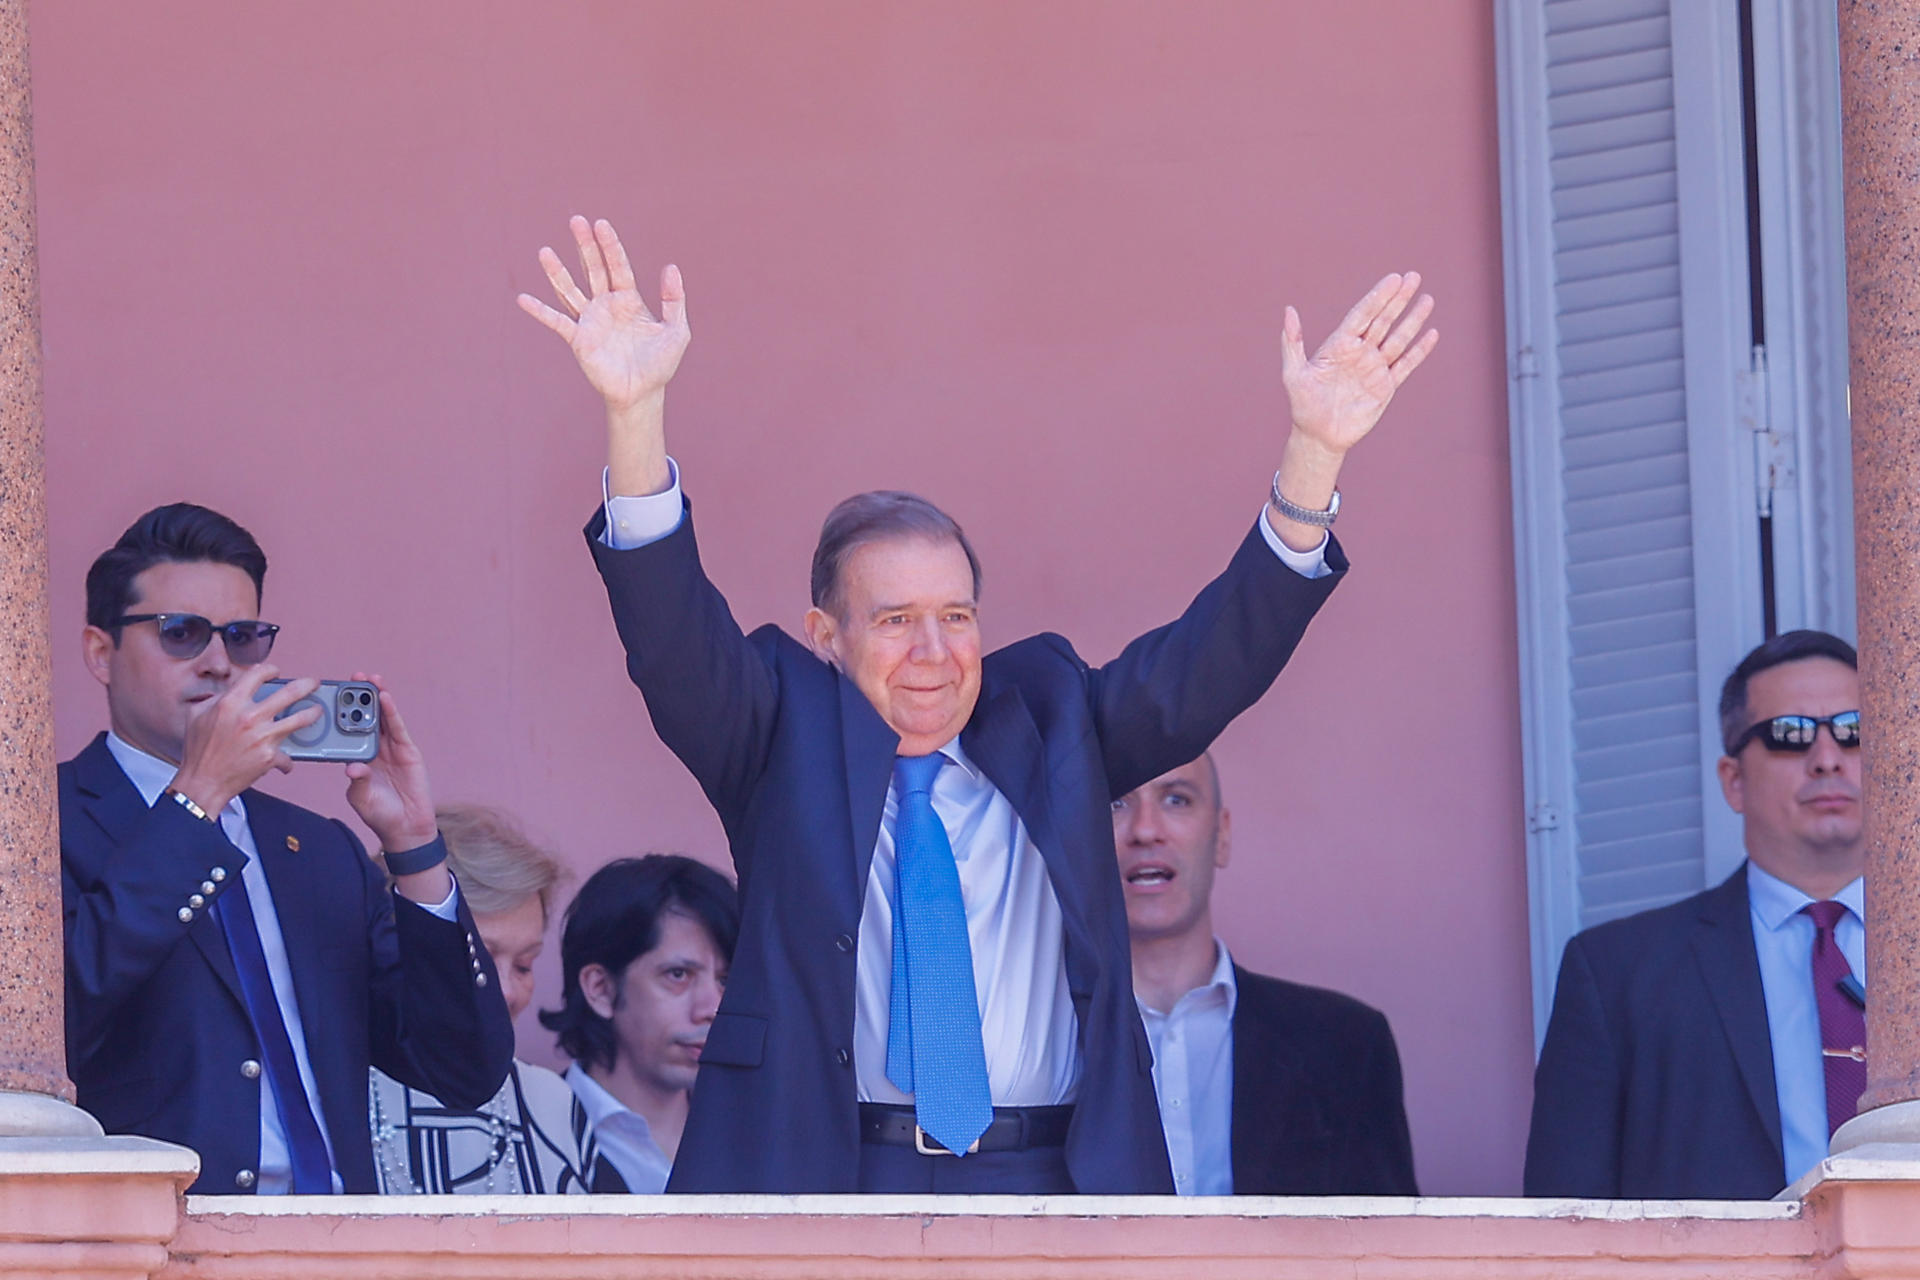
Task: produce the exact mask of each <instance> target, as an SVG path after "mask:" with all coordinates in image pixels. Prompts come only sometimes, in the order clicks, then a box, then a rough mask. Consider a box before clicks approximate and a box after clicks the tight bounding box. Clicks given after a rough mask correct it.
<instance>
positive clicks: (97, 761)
mask: <svg viewBox="0 0 1920 1280" xmlns="http://www.w3.org/2000/svg"><path fill="white" fill-rule="evenodd" d="M73 770H74V781H75V782H76V783H77V784H78V785H79V788H80V792H81V794H82V795H83V796H85V797H86V799H85V802H84V804H83V806H82V807H83V808H84V809H85V811H86V815H87V817H88V819H89V820H91V821H92V822H93V823H94V824H95V825H96V826H97V827H99V828H100V830H101V832H102V833H103V834H105V836H106V837H107V840H108V843H109V846H110V847H115V848H117V847H119V846H120V845H122V844H125V843H126V842H127V841H128V840H130V839H132V838H133V834H134V831H135V830H136V829H137V828H138V827H139V825H140V823H141V821H142V820H143V819H144V818H145V817H146V816H147V814H148V813H149V809H148V807H147V802H146V801H145V800H143V799H141V797H140V792H139V791H138V790H137V789H136V788H135V787H134V785H133V782H132V780H131V779H129V778H128V777H127V775H126V771H125V770H123V769H122V768H121V767H120V762H119V761H118V760H115V759H114V758H113V752H111V751H109V750H107V735H106V734H104V733H103V734H101V735H99V736H98V737H96V738H95V739H94V740H93V741H92V742H91V743H89V744H88V745H87V749H86V750H84V751H82V752H81V753H80V754H79V755H78V756H76V757H74V761H73ZM187 937H189V938H191V939H192V940H193V945H194V946H195V947H197V948H199V951H200V955H201V958H202V959H204V960H205V961H206V962H207V967H208V968H210V969H212V970H213V972H214V975H215V976H216V977H218V978H219V979H220V981H221V983H222V984H224V985H225V986H226V988H227V991H228V992H229V994H231V995H232V996H233V998H234V999H235V1000H236V1001H239V1002H240V1004H241V1005H242V1007H245V1004H246V1002H245V1001H244V1000H242V999H241V996H240V977H239V975H238V974H236V973H235V972H234V970H233V956H232V954H231V953H230V952H229V951H228V950H227V939H226V935H225V934H223V933H221V932H220V922H219V921H217V920H215V919H214V918H213V915H212V914H211V913H210V912H206V911H202V912H201V913H200V915H199V917H198V918H197V919H196V920H194V922H193V924H192V925H191V926H190V927H189V928H188V929H187Z"/></svg>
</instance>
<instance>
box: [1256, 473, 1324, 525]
mask: <svg viewBox="0 0 1920 1280" xmlns="http://www.w3.org/2000/svg"><path fill="white" fill-rule="evenodd" d="M1268 501H1269V502H1271V503H1272V504H1273V509H1274V510H1275V511H1278V512H1279V513H1280V514H1281V515H1283V516H1285V517H1286V518H1287V519H1289V520H1294V521H1298V522H1299V523H1301V524H1310V525H1312V526H1313V527H1314V528H1316V529H1331V528H1332V527H1333V521H1334V517H1336V516H1338V515H1339V514H1340V491H1339V490H1338V489H1335V490H1334V491H1333V501H1331V502H1329V503H1328V504H1327V509H1326V510H1325V511H1315V510H1314V509H1313V508H1311V507H1303V506H1301V505H1300V504H1299V503H1297V502H1288V501H1287V499H1286V495H1285V494H1283V493H1281V492H1280V473H1279V472H1278V471H1276V472H1274V473H1273V494H1272V496H1271V497H1269V498H1268Z"/></svg>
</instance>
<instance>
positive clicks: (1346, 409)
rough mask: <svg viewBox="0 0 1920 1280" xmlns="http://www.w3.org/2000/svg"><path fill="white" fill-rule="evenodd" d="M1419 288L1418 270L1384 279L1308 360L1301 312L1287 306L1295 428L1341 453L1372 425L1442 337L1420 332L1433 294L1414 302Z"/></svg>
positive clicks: (1285, 373) (1284, 365)
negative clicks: (1401, 385)
mask: <svg viewBox="0 0 1920 1280" xmlns="http://www.w3.org/2000/svg"><path fill="white" fill-rule="evenodd" d="M1419 288H1420V275H1419V273H1418V272H1413V271H1409V272H1408V273H1407V274H1405V275H1390V276H1386V277H1384V278H1383V279H1382V280H1381V281H1380V282H1379V283H1378V284H1376V285H1374V286H1373V288H1372V289H1370V290H1369V291H1368V292H1367V296H1366V297H1364V298H1362V299H1361V300H1360V301H1359V302H1357V303H1355V304H1354V307H1353V309H1352V310H1351V311H1349V312H1347V315H1346V318H1345V319H1344V320H1342V321H1341V322H1340V327H1339V328H1337V329H1335V330H1334V331H1333V332H1332V333H1331V334H1329V335H1328V336H1327V340H1326V341H1325V342H1322V343H1321V344H1320V347H1319V349H1318V350H1317V351H1315V352H1314V353H1313V355H1312V357H1311V358H1309V357H1308V355H1307V352H1306V343H1305V342H1304V340H1303V338H1302V336H1301V329H1300V316H1299V313H1298V312H1296V311H1295V310H1294V309H1293V308H1292V307H1288V308H1287V320H1286V328H1285V331H1284V333H1283V334H1282V338H1281V346H1280V372H1281V378H1282V380H1283V381H1284V382H1285V383H1286V387H1287V402H1288V404H1289V405H1290V406H1291V408H1292V412H1293V425H1294V428H1295V429H1296V430H1298V431H1301V432H1303V433H1305V434H1306V435H1308V436H1309V437H1311V438H1313V439H1314V440H1315V441H1316V442H1318V443H1319V444H1321V445H1324V446H1325V447H1326V448H1328V449H1329V450H1331V451H1333V452H1336V453H1345V452H1346V451H1347V450H1348V449H1351V448H1352V447H1353V446H1354V445H1355V444H1357V443H1359V442H1360V440H1361V439H1362V438H1363V437H1365V436H1366V434H1367V432H1369V431H1371V430H1372V429H1373V425H1374V423H1376V422H1378V421H1379V420H1380V415H1381V414H1382V413H1384V412H1385V411H1386V408H1387V405H1388V403H1389V402H1390V401H1391V400H1392V399H1393V393H1394V392H1395V391H1397V390H1399V388H1400V384H1401V383H1403V382H1405V381H1406V380H1407V378H1408V376H1409V375H1410V374H1412V372H1413V371H1414V370H1415V369H1417V368H1419V366H1420V362H1421V361H1422V360H1425V359H1426V358H1427V353H1428V352H1430V351H1432V350H1433V346H1434V343H1436V342H1438V341H1439V339H1440V334H1439V332H1438V331H1437V330H1433V329H1428V330H1427V331H1426V332H1425V333H1422V332H1421V329H1422V328H1423V327H1424V326H1425V325H1426V322H1427V317H1428V315H1430V314H1431V313H1432V311H1433V299H1432V298H1431V297H1430V296H1427V295H1425V294H1421V295H1420V297H1419V300H1418V301H1417V302H1416V301H1414V295H1415V293H1416V292H1417V291H1418V289H1419ZM1410 303H1411V304H1412V309H1411V310H1409V309H1408V305H1409V304H1410ZM1396 321H1397V322H1398V323H1395V322H1396ZM1416 339H1417V340H1416Z"/></svg>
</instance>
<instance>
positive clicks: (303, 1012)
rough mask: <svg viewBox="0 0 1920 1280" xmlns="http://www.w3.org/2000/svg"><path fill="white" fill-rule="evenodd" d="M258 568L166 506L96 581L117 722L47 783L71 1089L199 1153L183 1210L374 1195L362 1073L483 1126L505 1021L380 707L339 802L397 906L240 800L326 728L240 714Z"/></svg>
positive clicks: (271, 806)
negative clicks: (477, 1110)
mask: <svg viewBox="0 0 1920 1280" xmlns="http://www.w3.org/2000/svg"><path fill="white" fill-rule="evenodd" d="M266 567H267V563H266V556H265V555H264V554H263V553H262V552H261V550H260V547H259V544H258V543H256V542H255V541H254V539H253V537H252V535H250V534H248V533H247V531H246V530H244V529H242V528H241V527H240V526H239V525H237V524H235V523H234V522H233V521H231V520H229V519H227V518H226V517H225V516H222V515H219V514H218V513H216V512H213V511H209V510H207V509H206V508H204V507H196V506H192V505H190V504H187V503H177V504H174V505H172V506H166V507H159V508H156V509H155V510H153V511H151V512H148V513H147V514H146V515H145V516H143V517H141V518H140V519H139V520H138V521H136V522H135V523H134V524H133V526H132V527H131V528H129V529H128V530H127V531H126V533H125V534H123V535H122V536H121V538H120V540H119V541H118V542H117V543H116V544H115V545H114V546H113V547H112V548H111V549H110V550H108V551H107V552H105V553H104V554H102V555H101V556H100V558H99V559H98V560H96V561H95V562H94V564H93V567H92V569H91V570H90V571H89V572H88V574H87V626H86V629H85V632H84V633H83V639H82V647H83V651H84V656H85V659H86V663H87V669H88V671H89V672H91V673H92V675H93V676H94V678H95V679H97V680H99V681H100V683H101V684H102V685H104V686H105V687H106V691H107V712H108V721H109V724H110V726H111V728H110V730H109V732H107V733H103V734H101V735H100V736H99V737H97V738H95V739H94V740H93V742H92V744H90V745H89V746H88V747H87V748H86V749H85V750H84V751H82V752H81V753H80V754H79V755H78V756H76V757H75V758H74V759H72V760H70V761H67V762H66V763H64V764H62V765H61V766H60V770H59V786H60V863H61V873H62V890H63V896H64V899H65V932H66V983H67V1064H68V1070H69V1071H70V1073H71V1074H72V1076H73V1081H74V1085H75V1087H76V1088H77V1090H78V1092H79V1103H80V1105H81V1106H82V1107H84V1108H85V1109H87V1110H88V1111H91V1112H92V1113H93V1114H94V1116H95V1117H96V1118H97V1119H99V1121H100V1122H101V1124H102V1125H103V1126H104V1127H105V1128H106V1130H107V1132H109V1133H137V1134H144V1135H146V1136H148V1137H152V1138H160V1139H164V1140H166V1141H169V1142H177V1143H180V1144H182V1145H184V1146H188V1147H191V1148H193V1149H194V1150H195V1151H197V1152H198V1153H199V1155H200V1177H199V1179H198V1180H197V1181H196V1182H195V1183H194V1185H193V1187H192V1188H191V1189H192V1190H194V1191H197V1192H230V1191H242V1192H287V1191H292V1192H297V1193H303V1194H309V1193H310V1194H326V1193H329V1192H336V1191H348V1192H371V1191H373V1190H374V1189H375V1181H374V1170H373V1153H372V1146H371V1143H370V1140H369V1135H368V1128H367V1068H368V1066H369V1064H371V1065H374V1066H378V1067H379V1068H380V1069H381V1070H383V1071H385V1072H387V1074H389V1075H391V1076H393V1077H394V1078H395V1079H398V1080H403V1081H405V1082H406V1083H408V1084H411V1085H415V1086H417V1087H419V1088H422V1089H426V1090H429V1091H431V1092H433V1093H434V1094H436V1095H438V1096H439V1097H441V1098H444V1099H447V1100H448V1101H450V1102H452V1103H453V1104H454V1105H456V1106H468V1107H477V1106H479V1105H480V1104H481V1103H483V1102H485V1101H486V1100H487V1099H489V1098H491V1097H492V1096H493V1094H494V1091H495V1090H497V1089H498V1088H499V1087H500V1082H501V1081H502V1080H503V1079H504V1078H505V1076H506V1071H507V1065H508V1063H509V1061H510V1060H511V1058H512V1053H513V1028H512V1026H511V1024H510V1023H509V1021H508V1019H507V1012H506V1005H505V1003H504V1001H503V1000H502V999H501V995H500V988H499V985H498V980H497V975H496V974H495V972H494V969H493V965H492V961H491V960H490V959H489V957H488V955H487V953H486V950H485V948H484V947H481V946H480V945H479V943H478V942H477V941H476V935H475V933H474V927H473V920H472V917H471V916H470V915H469V914H468V912H467V908H466V907H465V905H464V904H462V903H461V901H460V896H459V893H458V891H457V890H456V889H455V887H454V884H453V881H452V878H451V877H450V876H449V875H448V873H447V869H446V867H445V866H444V865H443V863H444V861H445V858H446V846H445V845H444V844H443V843H441V841H440V839H439V835H438V832H437V829H436V827H435V825H434V819H433V802H432V798H431V796H430V794H429V791H428V786H427V775H426V769H425V766H424V764H423V763H422V761H421V758H420V752H419V749H418V748H417V747H416V746H415V745H414V743H413V740H412V738H411V737H409V736H408V734H407V730H406V726H405V724H404V723H403V722H402V721H401V719H400V715H399V711H398V710H397V708H396V707H395V706H394V703H393V699H392V697H391V695H389V694H388V693H386V692H385V690H384V688H383V689H382V691H381V693H380V697H379V716H380V720H381V732H382V735H383V736H382V741H381V743H380V749H379V754H378V756H377V757H376V758H375V759H374V760H373V761H372V762H371V763H367V764H352V765H348V766H347V777H348V779H349V781H348V785H347V801H348V803H349V804H350V805H352V807H353V809H354V811H355V812H356V813H358V814H359V815H360V817H361V819H362V820H363V821H365V822H366V824H367V825H368V826H369V827H370V828H372V830H373V831H374V833H375V834H376V835H378V836H379V837H380V842H381V847H382V849H383V850H385V851H386V861H387V870H388V871H389V872H391V873H392V875H393V878H394V891H393V892H392V893H389V891H388V889H387V887H386V884H385V880H384V877H383V876H382V874H381V871H380V869H379V868H378V867H376V866H375V865H374V864H373V863H372V862H370V861H369V860H368V858H367V856H366V854H365V852H364V851H363V850H362V848H361V846H360V842H359V841H358V840H357V839H356V838H355V837H354V835H353V834H352V832H350V831H349V830H348V829H347V828H346V826H345V825H344V824H342V823H340V822H338V821H334V820H330V819H327V818H323V817H321V816H320V815H319V814H316V813H310V812H308V811H307V810H305V809H302V808H299V807H298V806H296V805H292V804H288V803H286V802H285V801H282V800H277V799H275V798H274V797H272V796H270V795H267V794H265V793H263V792H259V791H255V790H253V789H252V788H253V785H254V783H256V782H257V781H259V779H260V778H261V777H262V776H264V775H265V774H266V773H267V772H268V771H269V770H271V769H275V768H279V769H283V770H284V769H286V768H288V767H290V765H291V761H290V760H289V758H288V756H287V754H286V751H285V750H284V746H285V741H286V738H287V737H288V735H289V734H291V733H294V732H297V731H298V730H300V729H302V728H304V727H307V726H309V725H311V724H313V723H314V722H315V721H316V720H317V719H318V717H319V716H320V714H321V709H320V707H319V706H318V705H313V706H309V707H306V708H302V709H301V710H300V711H297V712H295V713H294V714H292V715H290V716H288V717H287V718H286V719H283V720H277V721H276V720H275V719H274V717H275V716H276V715H278V714H279V713H281V712H283V711H286V710H287V709H288V708H289V707H292V706H294V705H295V704H296V703H298V702H300V701H301V700H302V699H303V698H306V697H307V696H308V695H309V694H311V693H313V692H314V690H315V688H316V686H317V684H318V682H317V681H315V680H311V679H302V680H295V681H292V682H290V683H288V684H287V685H285V686H284V687H282V688H281V689H280V690H278V691H277V692H274V693H272V694H271V695H270V696H268V697H266V698H265V699H264V700H261V701H258V702H256V701H255V695H256V694H257V693H258V692H259V691H260V689H261V687H262V685H263V684H264V683H265V682H266V681H267V680H270V679H272V678H273V677H274V675H275V674H276V671H275V668H274V667H273V666H272V665H271V664H269V663H267V662H266V661H265V658H266V656H267V653H268V651H269V650H270V649H271V648H272V645H273V639H274V635H275V633H276V632H277V630H278V628H277V627H274V626H273V625H272V624H270V623H263V622H259V621H257V620H256V618H257V615H258V614H259V612H260V598H261V597H260V590H261V586H262V583H263V582H264V580H265V577H266ZM376 683H377V678H376Z"/></svg>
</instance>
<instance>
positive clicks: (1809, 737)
mask: <svg viewBox="0 0 1920 1280" xmlns="http://www.w3.org/2000/svg"><path fill="white" fill-rule="evenodd" d="M1821 725H1825V726H1827V732H1829V733H1831V734H1832V735H1833V741H1834V744H1835V745H1836V746H1841V747H1857V746H1859V745H1860V713H1859V712H1858V711H1840V712H1836V713H1835V714H1833V715H1830V716H1775V717H1774V718H1773V719H1771V720H1762V721H1761V722H1760V723H1759V724H1756V725H1750V726H1748V728H1747V731H1746V732H1745V733H1743V734H1741V735H1740V736H1739V737H1737V738H1735V739H1734V740H1733V745H1732V746H1730V747H1728V748H1727V754H1728V755H1730V756H1737V755H1739V754H1740V752H1741V751H1742V750H1744V749H1745V748H1746V745H1747V744H1748V743H1749V742H1752V741H1753V740H1754V739H1755V738H1758V739H1759V740H1760V745H1762V746H1764V747H1765V748H1766V749H1767V750H1769V751H1810V750H1812V749H1813V740H1814V738H1815V737H1817V736H1819V733H1820V726H1821Z"/></svg>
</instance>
